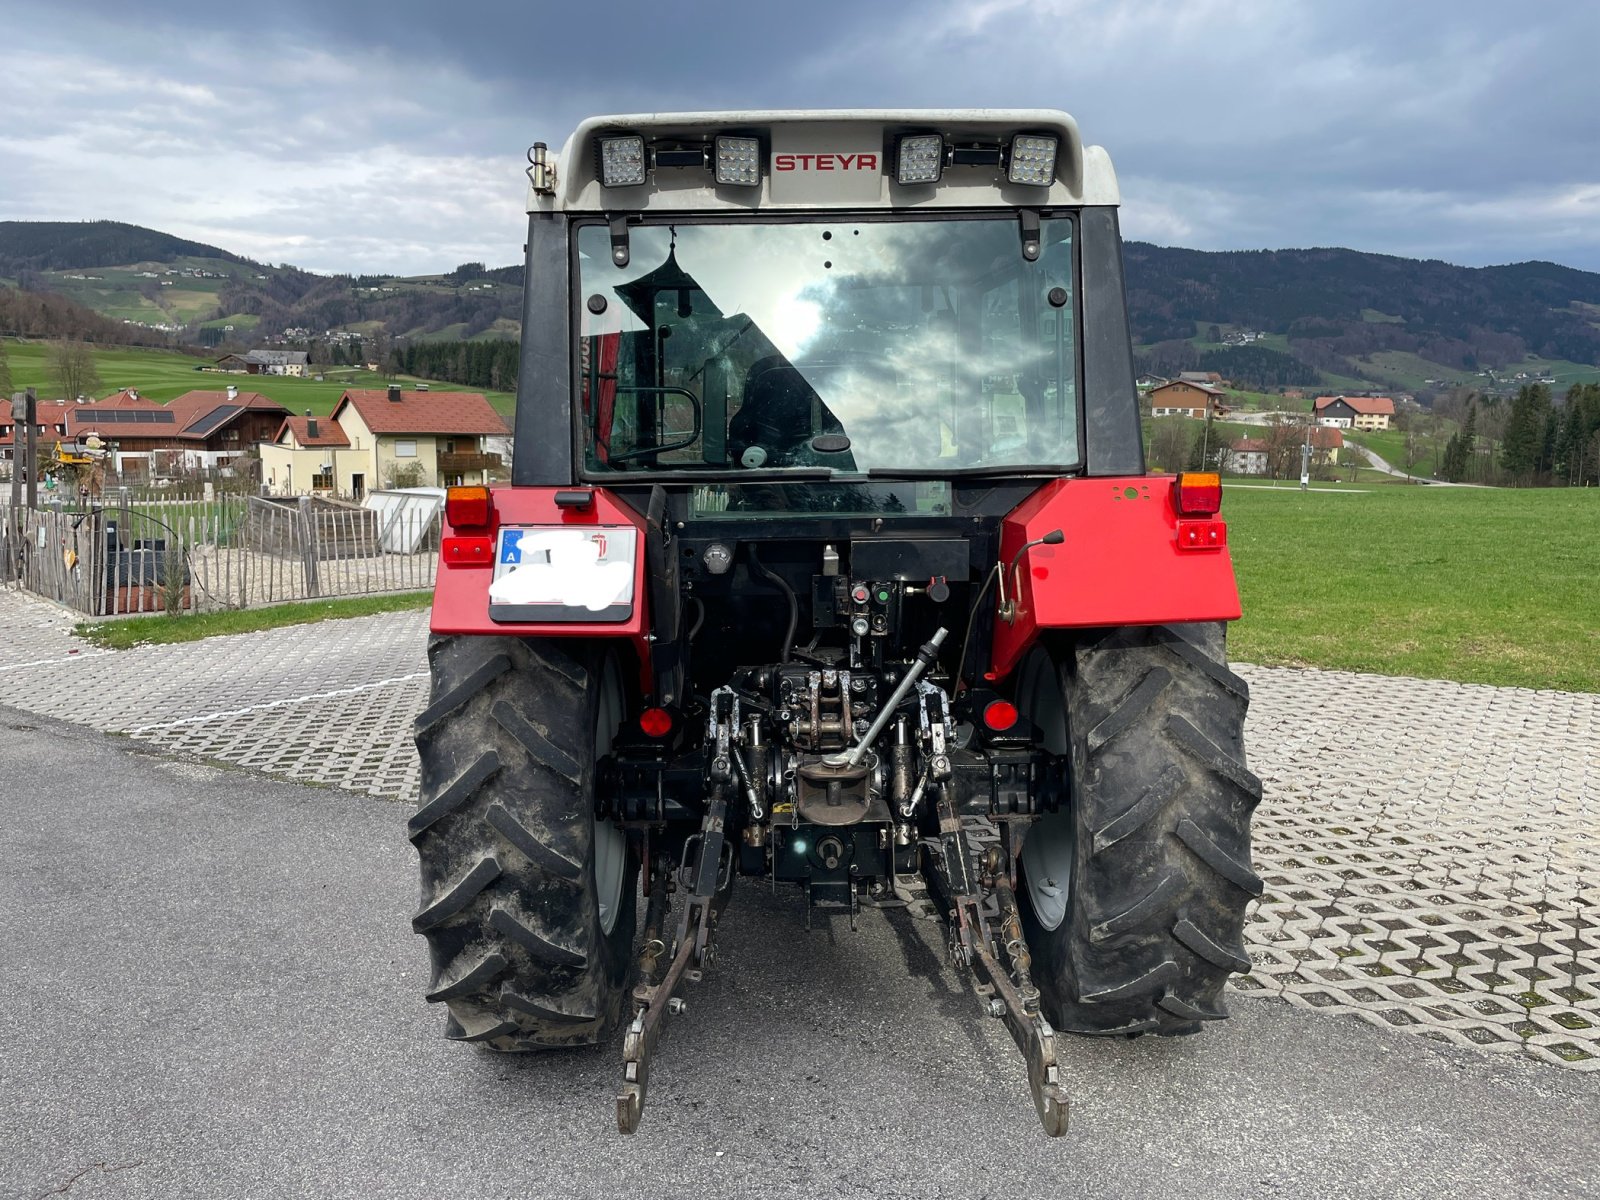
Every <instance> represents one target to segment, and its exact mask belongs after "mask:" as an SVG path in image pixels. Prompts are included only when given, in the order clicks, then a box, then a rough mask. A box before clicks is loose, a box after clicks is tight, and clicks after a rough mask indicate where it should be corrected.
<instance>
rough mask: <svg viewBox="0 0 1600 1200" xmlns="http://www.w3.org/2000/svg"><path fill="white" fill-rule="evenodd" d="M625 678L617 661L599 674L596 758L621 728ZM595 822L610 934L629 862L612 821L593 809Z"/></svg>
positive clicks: (601, 896)
mask: <svg viewBox="0 0 1600 1200" xmlns="http://www.w3.org/2000/svg"><path fill="white" fill-rule="evenodd" d="M622 707H623V704H622V675H621V673H620V672H619V671H618V670H617V664H616V661H615V660H613V659H607V660H606V664H605V668H604V670H602V671H601V673H600V697H599V701H598V703H597V704H596V705H595V721H594V758H595V761H596V762H599V761H600V760H601V759H602V758H604V757H605V756H606V755H607V754H610V753H611V742H612V740H613V739H614V738H615V737H616V736H617V727H618V726H619V725H621V724H622ZM590 814H591V816H590V820H592V821H593V822H594V892H595V899H596V901H597V902H598V904H599V906H600V930H601V932H602V933H606V934H609V933H610V932H611V931H612V930H613V929H615V928H616V926H617V914H618V913H619V912H621V910H622V880H623V876H624V875H625V874H626V871H625V867H626V866H627V861H628V841H627V836H626V835H625V834H624V833H623V832H622V830H621V829H619V828H618V827H617V826H616V825H615V824H614V823H612V822H611V821H602V820H600V818H599V816H598V815H596V814H595V813H594V809H593V807H592V806H591V808H590Z"/></svg>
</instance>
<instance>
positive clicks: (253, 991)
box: [0, 708, 1600, 1200]
mask: <svg viewBox="0 0 1600 1200" xmlns="http://www.w3.org/2000/svg"><path fill="white" fill-rule="evenodd" d="M406 814H407V809H406V808H404V807H403V806H401V805H397V804H394V803H390V802H385V801H381V800H374V799H368V798H363V797H356V796H352V795H350V794H347V793H344V792H340V791H336V790H332V789H326V788H306V787H296V786H291V785H286V784H283V783H278V782H274V781H271V780H268V779H266V778H263V777H261V776H257V775H254V774H251V773H247V772H243V771H238V770H233V769H219V768H217V767H213V766H210V765H206V764H203V763H196V762H185V761H179V760H173V759H170V758H167V757H163V756H159V755H156V754H153V753H151V752H150V751H148V750H146V749H141V748H139V747H137V746H135V745H133V744H131V743H129V742H127V741H124V740H120V739H116V738H108V737H103V736H100V735H97V734H93V733H90V732H87V731H85V730H83V729H81V728H78V727H72V726H67V725H62V724H58V723H56V722H53V721H49V720H47V719H44V718H39V717H34V716H30V715H28V714H24V713H21V712H17V711H16V710H12V709H4V708H0V830H3V833H0V916H3V920H4V929H3V942H0V956H3V958H0V962H3V964H4V965H3V973H0V980H3V982H4V987H3V988H0V1028H3V1030H4V1033H3V1035H0V1192H3V1194H5V1195H7V1196H21V1197H42V1196H47V1195H52V1196H53V1195H67V1196H70V1197H72V1198H73V1200H79V1198H81V1197H96V1196H116V1197H142V1196H150V1197H164V1198H166V1197H174V1196H203V1197H246V1196H248V1197H267V1196H313V1195H314V1196H382V1197H410V1196H416V1197H455V1196H472V1197H500V1196H504V1197H526V1196H545V1195H550V1196H577V1195H583V1196H612V1195H615V1196H628V1197H641V1196H688V1195H694V1196H697V1197H700V1196H706V1197H710V1196H735V1195H751V1194H760V1195H763V1196H786V1195H803V1196H806V1197H827V1196H873V1197H883V1198H889V1197H911V1196H951V1197H957V1196H960V1197H975V1196H1085V1197H1101V1196H1103V1197H1139V1196H1163V1197H1178V1196H1183V1197H1211V1196H1218V1197H1231V1196H1241V1197H1243V1196H1252V1197H1253V1196H1274V1195H1283V1196H1294V1197H1297V1198H1301V1197H1303V1198H1308V1200H1309V1198H1312V1197H1323V1196H1330V1197H1331V1196H1340V1197H1342V1196H1379V1195H1383V1196H1397V1195H1401V1196H1403V1195H1416V1194H1419V1193H1423V1192H1427V1193H1432V1194H1442V1195H1455V1196H1486V1195H1497V1196H1538V1197H1558V1196H1574V1197H1577V1196H1582V1197H1593V1196H1594V1195H1596V1192H1597V1190H1600V1183H1597V1180H1600V1137H1597V1136H1596V1135H1597V1133H1600V1075H1593V1074H1590V1075H1584V1074H1578V1073H1574V1072H1569V1071H1562V1070H1558V1069H1555V1068H1550V1067H1543V1066H1539V1065H1536V1064H1533V1063H1529V1062H1525V1061H1521V1060H1518V1059H1515V1058H1510V1057H1506V1056H1489V1055H1484V1054H1479V1053H1476V1052H1473V1051H1469V1050H1461V1049H1458V1048H1455V1047H1451V1046H1445V1045H1437V1046H1436V1045H1434V1044H1432V1043H1429V1042H1427V1041H1424V1040H1422V1039H1419V1038H1416V1037H1409V1036H1403V1035H1401V1034H1398V1033H1391V1032H1389V1031H1387V1030H1384V1029H1378V1028H1373V1027H1371V1026H1368V1025H1365V1024H1362V1023H1359V1022H1357V1021H1356V1020H1354V1019H1353V1018H1350V1017H1343V1016H1331V1015H1328V1014H1325V1013H1318V1012H1308V1011H1304V1010H1298V1009H1294V1008H1290V1007H1289V1006H1287V1005H1284V1004H1280V1003H1277V1002H1274V1001H1268V1000H1252V999H1247V998H1242V997H1237V996H1236V997H1234V998H1233V999H1232V1001H1231V1004H1232V1008H1233V1011H1234V1019H1233V1020H1231V1021H1229V1022H1226V1023H1224V1024H1222V1025H1220V1026H1217V1027H1215V1028H1212V1029H1209V1030H1208V1031H1207V1032H1206V1033H1205V1034H1204V1035H1202V1036H1200V1037H1196V1038H1185V1039H1179V1040H1176V1041H1156V1040H1153V1039H1148V1038H1147V1039H1141V1040H1138V1041H1132V1042H1128V1041H1117V1042H1101V1041H1079V1042H1070V1043H1069V1044H1068V1057H1067V1076H1068V1083H1069V1088H1070V1091H1071V1094H1072V1096H1073V1098H1074V1105H1075V1107H1074V1112H1073V1125H1074V1128H1073V1131H1072V1132H1071V1133H1070V1134H1069V1135H1068V1136H1067V1137H1066V1138H1064V1139H1061V1140H1059V1141H1052V1140H1050V1139H1047V1138H1045V1137H1044V1136H1043V1134H1042V1133H1041V1132H1040V1131H1039V1129H1038V1128H1037V1126H1036V1124H1035V1121H1034V1117H1033V1112H1032V1106H1031V1104H1030V1103H1029V1100H1028V1096H1027V1088H1026V1084H1025V1082H1024V1076H1023V1070H1022V1067H1021V1064H1020V1062H1019V1061H1018V1060H1017V1059H1016V1056H1015V1055H1014V1052H1013V1051H1012V1050H1011V1048H1010V1043H1009V1042H1008V1041H1007V1039H1006V1038H1005V1036H1004V1033H1003V1031H1002V1030H1001V1029H1000V1027H999V1025H998V1024H997V1023H995V1022H993V1021H989V1020H987V1019H985V1018H982V1017H980V1016H978V1015H977V1006H976V1003H975V1002H974V1001H972V1000H971V999H970V998H969V997H967V996H966V995H965V994H964V993H963V992H961V991H960V990H959V987H958V985H957V981H956V979H955V978H954V976H952V975H951V974H950V973H948V971H946V970H945V969H944V968H943V967H942V965H941V959H940V954H939V951H938V949H937V946H938V940H937V926H934V925H931V924H929V923H925V922H917V921H914V920H912V919H910V918H907V917H904V916H899V915H897V916H896V917H895V918H894V919H893V920H889V919H885V918H884V917H883V916H881V915H879V914H869V915H868V916H867V917H866V919H865V920H864V921H863V928H862V931H861V932H860V933H854V934H853V933H851V932H849V930H848V929H847V928H845V927H844V926H843V924H842V923H837V924H835V925H834V926H833V927H832V928H831V929H827V930H819V931H818V932H815V933H812V934H806V933H805V932H804V931H803V928H802V924H801V916H802V914H801V912H800V910H799V908H798V907H797V904H796V902H795V901H794V900H793V899H792V898H791V897H788V896H780V897H777V898H774V897H772V896H771V895H769V894H767V893H765V892H764V891H763V890H762V889H761V888H759V887H755V886H750V887H745V888H744V889H743V890H742V891H741V892H740V893H738V894H737V895H736V897H735V902H734V904H733V905H732V906H731V907H730V909H729V912H728V916H727V919H726V921H725V935H724V940H723V943H722V951H723V952H722V957H721V962H720V964H719V967H718V968H717V970H716V971H715V972H713V973H711V974H710V975H709V976H708V978H707V979H706V981H705V983H703V984H701V985H700V986H699V987H698V988H695V989H693V990H691V992H690V993H689V1001H690V1011H689V1012H688V1013H687V1014H686V1015H685V1016H683V1017H681V1018H678V1019H676V1020H675V1021H674V1023H673V1024H672V1025H671V1026H670V1027H669V1029H668V1031H667V1035H666V1037H665V1039H664V1040H663V1043H662V1045H661V1047H660V1049H659V1051H658V1053H657V1058H656V1060H655V1067H654V1071H653V1076H652V1084H653V1091H652V1095H651V1097H650V1103H649V1106H648V1107H647V1109H646V1113H645V1119H644V1126H643V1128H642V1129H641V1131H640V1133H639V1135H638V1136H637V1137H635V1138H632V1139H623V1138H620V1137H618V1136H617V1135H616V1134H615V1132H613V1124H612V1122H613V1110H612V1102H611V1098H612V1095H613V1094H614V1090H615V1085H616V1082H617V1076H618V1063H619V1060H620V1054H619V1045H617V1044H613V1045H611V1046H608V1047H605V1048H603V1049H601V1050H586V1051H578V1052H566V1053H560V1054H556V1055H549V1056H539V1057H530V1058H507V1057H499V1056H490V1055H487V1054H483V1053H479V1052H476V1051H474V1050H472V1049H470V1048H467V1047H465V1046H460V1045H455V1044H451V1043H448V1042H446V1041H445V1040H444V1039H443V1038H442V1037H441V1036H440V1026H441V1015H440V1013H439V1012H438V1011H436V1010H433V1009H430V1008H429V1006H427V1005H426V1004H424V1003H423V1001H422V999H421V993H422V990H423V984H424V981H425V977H426V955H425V952H424V947H423V943H422V940H421V939H420V938H416V937H414V936H412V934H411V932H410V928H409V917H410V915H411V912H412V909H413V907H414V905H415V900H416V895H415V893H416V885H415V881H414V863H413V856H412V852H411V849H410V846H409V845H408V843H407V842H406V839H405V835H404V831H403V825H404V820H405V817H406Z"/></svg>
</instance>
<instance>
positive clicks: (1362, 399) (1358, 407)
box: [1311, 396, 1394, 429]
mask: <svg viewBox="0 0 1600 1200" xmlns="http://www.w3.org/2000/svg"><path fill="white" fill-rule="evenodd" d="M1311 411H1312V412H1313V413H1315V414H1316V418H1317V424H1319V425H1327V426H1329V427H1330V428H1334V429H1388V428H1389V426H1390V424H1391V423H1392V422H1393V421H1394V401H1393V400H1391V399H1389V397H1387V396H1318V397H1317V398H1316V400H1315V401H1314V402H1313V403H1312V406H1311Z"/></svg>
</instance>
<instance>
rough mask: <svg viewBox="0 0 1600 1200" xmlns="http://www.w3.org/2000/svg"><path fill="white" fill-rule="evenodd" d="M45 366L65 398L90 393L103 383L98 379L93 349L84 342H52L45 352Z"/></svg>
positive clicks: (74, 397) (90, 394)
mask: <svg viewBox="0 0 1600 1200" xmlns="http://www.w3.org/2000/svg"><path fill="white" fill-rule="evenodd" d="M45 367H46V370H48V371H49V373H50V379H51V380H52V382H54V383H55V385H56V388H57V390H58V391H59V392H60V394H61V396H62V397H63V398H64V399H66V400H76V399H77V398H78V397H79V396H92V395H93V394H94V393H95V392H97V391H99V390H100V389H101V388H102V387H104V386H105V385H104V384H102V383H101V382H100V372H99V371H97V370H96V369H95V365H94V351H93V350H91V349H89V346H88V344H87V343H86V342H79V341H73V340H68V341H61V342H52V343H51V344H50V349H49V351H48V352H47V353H46V355H45Z"/></svg>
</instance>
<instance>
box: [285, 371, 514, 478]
mask: <svg viewBox="0 0 1600 1200" xmlns="http://www.w3.org/2000/svg"><path fill="white" fill-rule="evenodd" d="M508 433H509V430H508V429H507V428H506V423H505V421H504V420H503V419H502V418H501V416H500V414H499V413H497V412H495V410H494V408H493V406H492V405H490V403H489V401H488V400H486V399H485V398H484V397H483V395H482V393H479V392H433V391H420V390H418V391H411V390H407V389H404V388H402V387H400V385H398V384H394V385H392V386H390V387H389V388H387V389H381V388H353V389H351V390H349V391H347V392H345V393H344V395H342V396H340V397H339V403H338V404H336V405H335V406H334V409H333V414H332V416H330V417H327V418H318V417H313V416H311V414H310V413H307V414H306V415H305V416H303V417H289V418H287V419H285V420H284V421H283V423H282V424H281V426H280V427H279V429H278V431H277V434H276V436H275V437H274V438H273V439H272V440H271V442H269V443H266V444H263V445H262V447H261V469H262V481H263V482H264V483H265V484H266V485H267V487H268V488H269V489H270V490H271V491H272V492H273V493H274V494H275V495H282V496H294V495H306V494H311V493H315V492H327V493H332V494H334V495H339V496H352V497H356V498H360V497H361V496H364V495H366V494H367V493H368V492H370V491H373V490H374V489H377V488H390V487H397V486H411V487H451V486H454V485H458V484H481V483H488V482H489V478H490V473H491V472H492V471H494V470H495V469H497V468H498V467H499V466H500V456H499V455H498V454H494V453H490V452H489V451H487V450H486V449H485V441H486V439H489V438H504V437H506V436H507V434H508Z"/></svg>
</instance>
